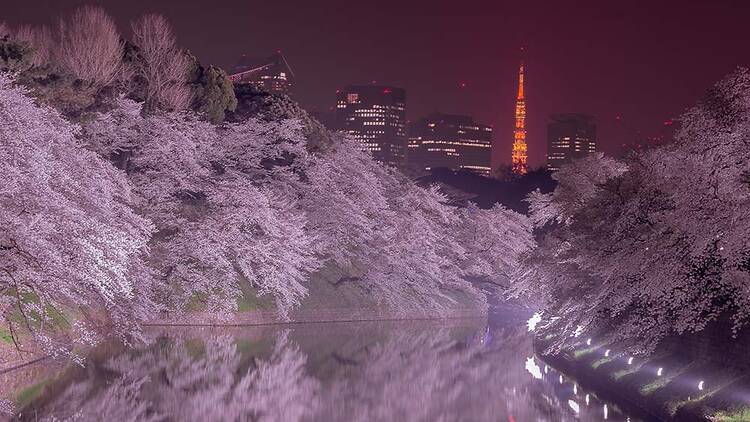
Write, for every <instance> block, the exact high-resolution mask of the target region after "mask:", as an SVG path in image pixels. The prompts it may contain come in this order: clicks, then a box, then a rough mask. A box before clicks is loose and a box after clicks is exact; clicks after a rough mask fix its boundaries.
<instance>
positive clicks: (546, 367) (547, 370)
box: [544, 365, 549, 374]
mask: <svg viewBox="0 0 750 422" xmlns="http://www.w3.org/2000/svg"><path fill="white" fill-rule="evenodd" d="M544 373H545V374H549V366H547V365H544Z"/></svg>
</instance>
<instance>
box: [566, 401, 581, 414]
mask: <svg viewBox="0 0 750 422" xmlns="http://www.w3.org/2000/svg"><path fill="white" fill-rule="evenodd" d="M568 406H570V408H571V409H573V411H574V412H576V413H580V412H581V407H580V406H578V403H576V402H574V401H573V400H568Z"/></svg>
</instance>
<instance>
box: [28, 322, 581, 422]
mask: <svg viewBox="0 0 750 422" xmlns="http://www.w3.org/2000/svg"><path fill="white" fill-rule="evenodd" d="M306 330H314V329H313V328H309V327H308V328H303V329H300V330H295V331H293V332H291V333H290V332H288V331H287V332H283V333H281V334H278V335H276V336H275V338H272V342H271V344H269V345H268V347H266V348H265V349H267V350H264V347H262V346H261V345H259V343H258V342H250V343H248V342H247V340H246V339H243V338H242V336H241V335H239V336H215V337H210V338H207V339H204V340H202V341H196V340H187V339H182V338H161V339H159V341H157V342H155V343H154V344H153V345H151V346H150V347H147V348H145V349H142V350H138V351H131V352H127V353H123V354H121V355H119V356H116V357H114V358H111V359H108V360H106V361H105V362H104V363H101V364H96V363H95V362H92V364H91V365H89V367H88V368H87V369H86V370H85V371H84V372H85V374H84V375H82V376H77V377H74V378H76V379H77V381H75V382H72V383H69V384H68V387H67V388H66V389H65V390H64V392H63V393H61V394H59V395H57V397H56V398H53V399H51V400H49V399H48V400H46V401H45V402H46V403H47V404H46V405H43V406H42V405H39V406H37V408H38V409H37V410H43V412H42V413H43V414H47V415H50V417H52V418H64V419H68V418H70V419H77V420H92V419H93V420H118V421H130V420H132V421H135V420H138V421H142V420H145V421H172V420H175V421H177V420H179V421H183V420H200V421H214V420H215V421H219V420H221V421H227V420H234V421H380V420H388V421H405V420H408V421H454V420H455V421H460V420H471V421H497V420H516V421H523V420H559V421H567V420H575V419H576V416H577V415H576V413H577V412H575V411H574V410H573V409H571V408H570V406H569V403H568V400H567V398H561V397H559V396H558V395H556V393H555V390H554V388H555V386H553V385H552V384H550V383H546V382H539V381H538V380H537V379H535V378H534V377H532V376H530V375H529V373H528V372H527V369H526V366H525V363H526V357H527V356H529V353H530V351H531V340H530V337H529V336H528V335H524V331H525V327H520V329H518V330H514V329H506V330H493V331H492V332H489V331H488V330H487V329H486V327H482V328H481V329H476V330H474V331H472V333H473V334H471V335H468V336H467V335H456V332H455V331H451V330H449V329H444V328H436V327H432V326H430V327H428V329H425V327H408V328H403V327H397V329H396V330H393V329H391V330H380V331H378V330H376V331H375V332H372V333H370V332H361V331H356V330H355V332H352V333H348V332H346V333H344V334H339V336H340V337H341V338H345V339H346V341H347V344H346V345H344V346H343V347H342V346H341V344H338V345H336V343H335V341H330V342H328V341H327V340H329V339H328V338H327V337H326V336H325V335H322V333H310V332H306ZM298 337H299V338H298ZM310 338H319V339H324V340H326V345H323V346H321V345H320V344H319V343H318V344H317V345H316V346H315V348H314V349H313V350H310V351H307V352H306V351H304V349H303V348H301V347H300V344H305V341H307V340H309V339H310ZM328 343H330V344H328ZM248 344H251V345H254V347H253V346H250V347H248ZM326 348H327V350H325V349H326ZM321 349H324V350H321ZM321 356H322V357H321ZM332 361H333V362H335V364H334V365H333V366H331V365H329V364H327V363H326V362H328V363H330V362H332ZM79 375H81V374H79Z"/></svg>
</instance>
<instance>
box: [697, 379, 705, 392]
mask: <svg viewBox="0 0 750 422" xmlns="http://www.w3.org/2000/svg"><path fill="white" fill-rule="evenodd" d="M703 383H704V381H701V382H699V383H698V389H699V390H701V391H702V390H703Z"/></svg>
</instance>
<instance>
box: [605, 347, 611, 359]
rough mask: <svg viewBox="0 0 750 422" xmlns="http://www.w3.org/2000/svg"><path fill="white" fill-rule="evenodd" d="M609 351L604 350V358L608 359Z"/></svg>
mask: <svg viewBox="0 0 750 422" xmlns="http://www.w3.org/2000/svg"><path fill="white" fill-rule="evenodd" d="M609 351H610V350H609V349H607V350H606V351H605V352H604V356H606V357H609Z"/></svg>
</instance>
